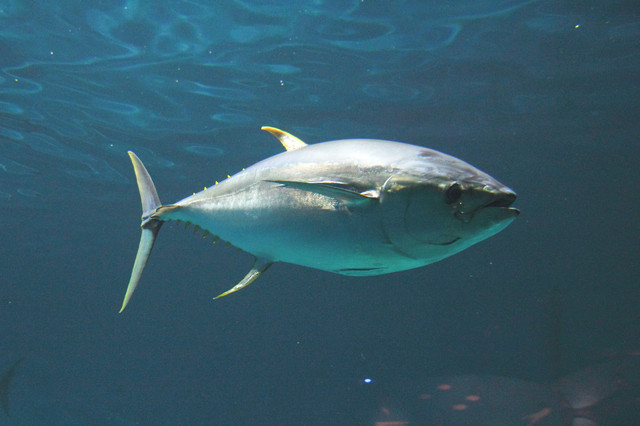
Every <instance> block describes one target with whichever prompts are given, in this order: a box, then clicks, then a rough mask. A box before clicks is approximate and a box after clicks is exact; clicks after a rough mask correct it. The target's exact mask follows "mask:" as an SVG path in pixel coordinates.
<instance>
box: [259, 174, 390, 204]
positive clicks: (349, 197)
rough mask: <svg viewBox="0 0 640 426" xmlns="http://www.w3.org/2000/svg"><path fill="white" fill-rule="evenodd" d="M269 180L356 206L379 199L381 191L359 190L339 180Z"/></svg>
mask: <svg viewBox="0 0 640 426" xmlns="http://www.w3.org/2000/svg"><path fill="white" fill-rule="evenodd" d="M269 182H273V183H277V184H280V185H282V186H286V187H288V188H297V189H301V190H303V191H309V192H313V193H316V194H320V195H324V196H326V197H331V198H335V199H337V200H340V201H342V202H343V203H345V204H346V205H348V206H356V205H361V204H364V203H369V202H371V201H372V200H377V199H378V197H379V195H380V194H379V191H377V190H368V191H362V192H359V191H357V190H355V189H353V187H351V186H350V185H349V184H347V183H345V182H337V181H321V182H300V181H290V180H270V181H269Z"/></svg>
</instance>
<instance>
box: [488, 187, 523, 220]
mask: <svg viewBox="0 0 640 426" xmlns="http://www.w3.org/2000/svg"><path fill="white" fill-rule="evenodd" d="M516 198H517V195H516V194H515V192H506V193H503V194H500V195H499V196H498V197H497V198H496V199H494V200H492V201H491V202H490V203H488V204H485V205H484V206H482V207H481V208H482V209H486V208H500V209H505V210H509V211H511V212H513V214H515V215H519V214H520V210H518V209H517V208H515V207H511V205H512V204H513V203H514V202H515V201H516Z"/></svg>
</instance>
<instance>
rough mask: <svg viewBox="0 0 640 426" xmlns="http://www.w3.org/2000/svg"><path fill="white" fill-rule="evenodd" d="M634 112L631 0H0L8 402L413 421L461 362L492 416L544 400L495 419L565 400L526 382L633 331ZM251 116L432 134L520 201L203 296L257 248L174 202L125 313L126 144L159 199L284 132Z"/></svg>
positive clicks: (88, 413)
mask: <svg viewBox="0 0 640 426" xmlns="http://www.w3.org/2000/svg"><path fill="white" fill-rule="evenodd" d="M638 117H640V5H639V4H638V3H637V1H623V0H619V1H607V2H602V1H595V0H584V1H546V0H541V1H536V0H533V1H510V0H481V1H479V0H474V1H466V0H461V1H447V2H442V1H431V0H420V1H418V0H406V1H376V0H341V1H336V0H327V1H322V0H313V1H310V0H300V1H295V2H294V1H284V0H273V1H254V0H243V1H241V0H237V1H231V0H223V1H209V2H207V1H198V0H195V1H142V0H141V1H128V2H127V1H96V0H90V1H82V2H78V1H64V0H53V1H49V2H42V1H40V2H39V1H34V2H28V1H18V0H14V1H4V2H1V3H0V221H1V222H0V242H1V245H0V330H1V334H0V370H7V369H8V368H9V367H10V366H11V365H12V364H13V362H15V361H16V360H18V359H22V360H23V361H22V362H21V364H20V365H19V366H18V367H17V369H16V372H15V375H14V377H13V380H12V382H11V383H10V387H9V401H10V402H11V413H10V415H11V417H8V416H7V415H6V413H5V412H0V422H5V423H7V424H61V425H69V424H108V425H109V424H137V425H158V424H166V425H175V424H185V425H187V424H229V425H232V424H278V425H283V424H291V425H295V424H319V425H326V424H373V423H374V422H375V421H382V420H402V421H410V422H411V424H430V423H431V422H432V421H433V420H429V419H433V418H434V417H429V416H431V414H429V413H428V412H426V411H425V408H424V407H421V408H420V407H419V408H417V409H416V408H415V405H416V404H417V403H418V402H419V401H420V395H422V396H424V395H425V393H424V392H426V391H425V390H424V389H425V388H426V387H428V386H431V385H432V384H433V383H434V382H433V381H434V380H436V379H434V378H436V377H459V376H462V375H473V376H474V377H490V378H489V379H486V380H485V381H483V382H482V383H484V386H485V388H487V389H494V390H495V389H496V388H497V387H500V386H504V389H505V390H504V391H503V392H502V393H500V392H498V394H497V396H495V399H496V401H497V402H495V404H497V407H498V408H499V410H498V411H497V412H501V413H503V414H501V415H503V416H507V414H506V411H505V407H521V405H519V404H520V403H521V402H522V398H524V399H525V400H526V399H527V395H528V396H529V397H531V398H533V396H532V395H536V397H537V395H539V393H540V392H542V393H543V394H544V398H542V397H541V398H542V399H541V400H544V401H547V400H550V401H553V402H552V403H551V402H549V403H547V402H544V403H541V404H542V405H541V406H540V407H533V408H530V407H526V408H522V412H517V413H516V414H515V417H496V418H495V419H494V420H495V422H496V423H495V424H498V423H499V422H500V421H502V422H503V423H504V424H512V423H511V422H512V421H513V420H512V419H514V418H516V419H519V421H521V420H522V418H524V417H525V416H526V415H528V414H531V411H530V410H534V411H535V410H538V409H542V408H544V407H550V406H553V407H560V406H561V405H560V404H559V402H558V401H559V400H560V398H562V396H558V395H557V394H556V393H552V391H549V393H546V392H547V391H546V390H544V391H540V389H539V387H540V386H549V385H550V384H552V383H553V382H554V381H556V380H557V379H559V378H561V377H566V376H567V375H569V374H572V373H574V372H577V371H580V370H581V369H584V368H589V367H590V366H594V365H599V364H598V363H602V362H610V360H611V359H619V358H620V357H625V356H629V354H634V353H635V354H637V351H638V349H639V348H640V313H639V312H638V306H639V304H640V292H639V291H638V278H637V277H638V276H639V275H640V267H639V262H638V252H639V248H640V246H639V244H638V241H640V226H639V225H638V220H637V213H638V211H640V201H639V199H640V197H638V188H639V187H640V173H639V167H638V159H639V158H640V144H639V141H638V135H639V134H640V125H639V124H638V123H639V119H638ZM263 125H270V126H276V127H279V128H282V129H284V130H286V131H289V132H291V133H293V134H294V135H296V136H298V137H299V138H301V139H302V140H304V141H306V142H308V143H314V142H321V141H325V140H334V139H340V138H351V137H358V138H360V137H363V138H378V139H389V140H398V141H403V142H409V143H414V144H418V145H424V146H428V147H430V148H434V149H438V150H441V151H444V152H447V153H449V154H452V155H454V156H457V157H460V158H462V159H464V160H466V161H468V162H470V163H472V164H474V165H475V166H477V167H479V168H481V169H482V170H485V171H486V172H488V173H489V174H491V175H492V176H495V177H496V178H497V179H499V180H500V181H501V182H504V183H505V184H507V185H509V186H510V187H512V188H513V189H514V190H515V191H516V192H517V193H518V195H519V198H518V200H517V202H516V205H517V206H518V207H519V208H520V209H521V210H522V214H521V215H520V217H519V218H518V219H517V220H516V221H515V222H514V223H513V224H512V225H511V226H510V227H509V228H507V229H506V230H505V231H503V232H501V233H500V234H498V235H496V236H495V237H493V238H491V239H489V240H487V241H485V242H482V243H481V244H478V245H477V246H474V247H472V248H470V249H468V250H466V251H464V252H462V253H460V254H458V255H455V256H453V257H451V258H449V259H447V260H445V261H442V262H440V263H437V264H434V265H431V266H428V267H426V268H422V269H417V270H412V271H407V272H403V273H396V274H392V275H385V276H379V277H370V278H349V277H343V276H337V275H333V274H330V273H326V272H321V271H316V270H312V269H307V268H303V267H298V266H294V265H287V264H276V265H274V266H273V267H272V268H271V269H270V270H269V271H268V272H267V273H265V275H264V276H263V277H262V278H260V280H258V281H257V282H256V283H254V284H252V285H251V286H250V287H249V288H247V289H245V290H243V291H242V292H240V293H237V294H234V295H231V296H229V297H226V298H223V299H220V300H216V301H213V300H212V297H213V296H215V295H217V294H219V293H221V292H222V291H224V290H227V289H228V288H230V287H231V286H232V285H233V284H235V283H236V282H237V281H238V280H239V279H240V278H242V276H244V274H245V273H246V271H247V270H248V268H249V267H250V265H251V262H252V259H251V256H249V255H247V254H245V253H238V252H237V250H235V249H233V248H224V246H222V245H217V246H211V244H210V240H209V241H207V240H202V239H201V238H200V237H198V236H195V235H192V232H191V231H184V229H182V228H179V227H178V226H176V225H166V226H165V227H164V228H163V232H162V233H161V235H160V237H159V239H158V242H157V244H156V248H155V249H154V253H153V255H152V257H151V260H150V263H149V265H148V268H147V270H146V271H145V275H144V277H143V282H142V283H141V285H140V287H139V289H138V290H137V291H136V294H135V297H134V298H133V300H132V303H131V304H130V305H129V307H128V308H127V310H126V311H125V312H124V313H123V314H120V315H119V314H118V313H117V312H118V309H119V307H120V304H121V301H122V297H123V295H124V290H125V288H126V283H127V280H128V278H129V273H130V268H131V265H132V263H133V258H134V256H135V250H136V248H137V244H138V238H139V228H138V226H139V216H140V202H139V197H138V192H137V189H136V186H135V181H134V176H133V172H132V170H131V165H130V162H129V159H128V157H127V155H126V151H127V150H133V151H135V152H136V153H137V154H138V155H139V156H140V158H141V159H142V160H143V161H144V163H145V164H146V166H147V168H148V169H149V172H150V174H151V175H152V176H153V178H154V180H155V183H156V186H157V188H158V191H159V194H160V197H161V199H162V200H163V201H164V202H167V203H169V202H172V201H175V200H178V199H181V198H182V197H184V196H186V195H188V194H191V193H192V192H194V191H199V190H201V189H202V187H203V186H208V185H211V184H212V183H213V182H214V181H215V180H220V179H222V178H224V177H225V176H226V175H227V174H233V173H235V172H237V171H239V170H240V169H242V168H243V167H246V166H248V165H251V164H253V163H254V162H256V161H258V160H260V159H263V158H265V157H268V156H270V155H274V154H276V153H279V152H281V151H282V147H281V146H280V145H279V144H278V142H277V141H276V140H275V139H274V138H273V137H272V136H270V135H268V134H266V133H265V132H261V131H260V126H263ZM590 371H591V370H587V373H585V374H587V376H589V374H591V373H589V372H590ZM597 371H598V372H599V373H598V374H596V373H593V374H594V375H595V376H596V377H595V378H596V379H597V380H601V381H607V380H609V381H614V379H618V378H619V377H617V376H616V377H615V378H612V377H613V373H611V372H610V370H605V371H606V373H602V372H601V370H597ZM616 371H619V370H616ZM624 371H627V370H624ZM1 374H2V371H0V375H1ZM616 374H617V373H616ZM495 377H503V378H504V377H506V378H510V379H509V380H511V381H509V382H508V385H505V384H504V383H505V382H503V381H501V380H503V379H496V378H495ZM365 379H371V381H370V382H367V381H365ZM623 379H624V380H626V381H627V383H631V387H632V388H633V386H635V390H634V392H637V391H638V387H639V383H640V380H637V379H638V377H637V376H634V377H632V378H629V377H627V376H625V377H623ZM504 380H506V379H504ZM525 383H528V384H529V385H525ZM607 383H608V382H607ZM513 386H515V387H516V388H518V389H520V391H521V392H522V394H523V395H524V396H523V397H519V396H518V395H520V394H518V393H514V392H511V391H508V390H507V389H512V387H513ZM527 386H532V387H531V388H529V387H527ZM545 389H547V388H545ZM470 392H471V391H470ZM553 392H555V390H554V391H553ZM517 398H520V399H517ZM531 398H530V399H531ZM545 398H546V399H545ZM514 399H516V400H515V401H514ZM633 401H635V403H634V402H633ZM637 401H638V399H635V400H634V399H633V398H631V402H630V403H629V404H630V405H631V406H632V408H634V409H635V410H636V411H635V415H636V416H637V412H638V408H637ZM439 404H441V405H438V406H437V408H438V410H439V411H440V412H441V413H444V412H447V410H451V404H449V403H448V402H447V403H439ZM468 404H471V405H472V403H468ZM545 404H546V405H545ZM549 404H551V405H549ZM553 404H556V405H553ZM629 404H627V406H628V405H629ZM634 404H635V406H634ZM623 406H624V404H623ZM500 407H502V409H500ZM458 408H460V407H458ZM554 409H555V410H556V411H554V412H553V415H549V416H548V417H547V418H544V419H543V420H544V421H548V423H544V424H566V423H562V422H565V419H564V418H562V419H563V420H559V419H560V417H553V416H558V414H557V412H558V410H560V408H554ZM385 410H386V411H385ZM438 410H437V411H438ZM527 410H529V411H527ZM427 411H428V410H427ZM459 411H460V412H461V413H462V414H463V415H465V416H466V417H464V418H463V421H462V422H463V423H462V424H483V423H482V422H483V421H486V419H485V420H483V419H482V418H481V417H477V416H476V415H475V414H474V413H473V412H472V411H470V410H463V409H460V410H459ZM600 411H603V412H604V414H601V417H602V418H604V419H607V418H614V419H616V418H615V417H614V416H615V413H614V412H613V410H610V411H607V409H604V408H603V409H601V410H600ZM495 415H496V416H498V414H495ZM634 419H637V417H635V418H634ZM543 420H541V422H542V421H543ZM444 422H445V424H446V423H450V424H454V422H453V421H452V420H451V421H446V420H445V421H444ZM3 424H4V423H3ZM538 424H543V423H538ZM620 424H622V423H620Z"/></svg>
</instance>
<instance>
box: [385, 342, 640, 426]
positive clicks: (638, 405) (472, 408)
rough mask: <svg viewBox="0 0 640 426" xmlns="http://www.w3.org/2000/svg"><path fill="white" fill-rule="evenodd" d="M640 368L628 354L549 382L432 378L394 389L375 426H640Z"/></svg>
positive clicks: (637, 360) (484, 377) (636, 359)
mask: <svg viewBox="0 0 640 426" xmlns="http://www.w3.org/2000/svg"><path fill="white" fill-rule="evenodd" d="M639 372H640V356H638V355H637V354H628V355H625V356H622V357H619V358H617V359H613V360H610V361H606V362H603V363H599V364H596V365H593V366H589V367H587V368H584V369H582V370H579V371H577V372H574V373H571V374H569V375H567V376H565V377H563V378H561V379H559V380H557V381H556V382H554V383H553V384H550V385H548V384H540V383H534V382H531V381H526V380H521V379H518V378H514V377H503V376H492V375H460V376H448V377H434V378H429V379H426V380H423V381H420V382H419V383H417V384H414V385H411V386H405V388H397V387H396V389H395V391H394V392H391V395H390V396H389V399H392V400H393V401H394V403H393V404H387V403H385V404H383V405H381V406H380V407H379V409H378V414H377V416H376V418H375V420H374V421H373V424H374V425H375V426H391V425H448V426H449V425H451V426H456V425H465V426H474V425H478V426H480V425H526V426H533V425H536V426H542V425H548V426H562V425H566V426H568V425H573V426H598V425H629V426H631V425H638V424H640V373H639ZM406 388H411V389H406ZM389 407H394V408H393V409H390V408H389Z"/></svg>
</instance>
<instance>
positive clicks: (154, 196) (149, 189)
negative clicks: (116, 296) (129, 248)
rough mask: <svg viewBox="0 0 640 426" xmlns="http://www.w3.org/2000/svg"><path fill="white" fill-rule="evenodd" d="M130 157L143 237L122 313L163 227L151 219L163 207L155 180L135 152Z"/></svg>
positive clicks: (130, 153)
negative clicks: (138, 194) (139, 205)
mask: <svg viewBox="0 0 640 426" xmlns="http://www.w3.org/2000/svg"><path fill="white" fill-rule="evenodd" d="M129 157H130V158H131V162H132V163H133V170H134V171H135V173H136V181H137V183H138V190H139V191H140V201H141V202H142V223H141V224H140V227H141V228H142V235H141V236H140V245H139V246H138V253H137V254H136V260H135V262H134V263H133V270H132V271H131V278H130V279H129V285H128V286H127V292H126V293H125V295H124V301H123V302H122V307H121V308H120V312H122V311H124V308H125V307H126V306H127V304H128V303H129V300H130V299H131V296H132V295H133V292H134V291H135V289H136V287H137V286H138V283H139V282H140V277H142V271H144V267H145V265H146V264H147V260H149V255H150V254H151V249H152V248H153V243H154V242H155V241H156V237H157V236H158V232H159V231H160V227H161V226H162V222H160V221H159V220H156V219H154V218H152V217H151V216H152V215H153V213H154V212H155V211H156V209H157V208H158V207H160V205H161V204H160V199H159V198H158V193H157V192H156V187H155V185H154V184H153V180H151V176H149V173H148V172H147V169H146V168H145V167H144V164H142V161H140V159H139V158H138V157H137V156H136V155H135V154H134V153H133V152H131V151H129Z"/></svg>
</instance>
